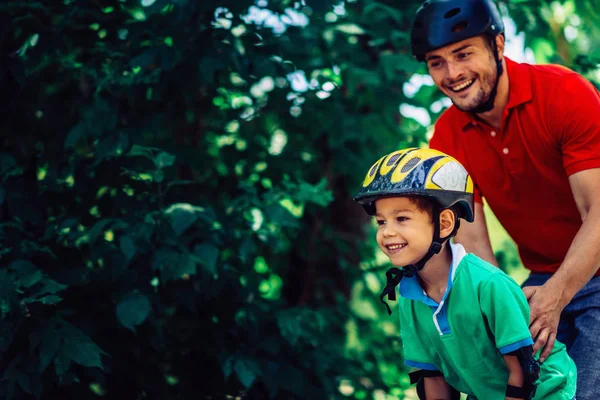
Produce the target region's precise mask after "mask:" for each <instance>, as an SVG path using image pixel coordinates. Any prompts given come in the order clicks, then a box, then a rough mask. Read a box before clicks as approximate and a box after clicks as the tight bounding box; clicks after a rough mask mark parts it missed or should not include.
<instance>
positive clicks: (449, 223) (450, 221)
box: [440, 208, 456, 239]
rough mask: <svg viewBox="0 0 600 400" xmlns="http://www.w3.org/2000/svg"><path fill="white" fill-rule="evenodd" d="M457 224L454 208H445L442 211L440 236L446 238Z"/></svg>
mask: <svg viewBox="0 0 600 400" xmlns="http://www.w3.org/2000/svg"><path fill="white" fill-rule="evenodd" d="M455 224H456V215H455V214H454V212H452V210H449V209H447V208H446V209H444V210H442V211H440V238H442V239H445V238H446V237H447V236H448V235H450V234H451V233H452V231H453V230H454V225H455Z"/></svg>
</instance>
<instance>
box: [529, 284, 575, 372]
mask: <svg viewBox="0 0 600 400" xmlns="http://www.w3.org/2000/svg"><path fill="white" fill-rule="evenodd" d="M523 292H524V293H525V297H527V300H528V301H529V308H530V310H531V313H530V317H529V331H530V332H531V337H532V338H533V339H534V340H535V343H534V344H533V353H534V354H535V353H537V351H538V350H539V349H541V348H543V349H544V350H543V351H542V353H541V354H540V362H544V360H545V359H546V358H548V356H549V355H550V352H551V351H552V348H553V347H554V341H555V340H556V333H557V332H558V323H559V321H560V313H561V312H562V310H563V308H564V307H565V305H563V301H562V293H563V291H562V290H559V289H558V288H554V287H553V286H552V285H551V282H550V281H548V282H547V283H546V284H544V285H543V286H527V287H524V288H523Z"/></svg>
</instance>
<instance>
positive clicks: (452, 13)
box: [444, 7, 460, 19]
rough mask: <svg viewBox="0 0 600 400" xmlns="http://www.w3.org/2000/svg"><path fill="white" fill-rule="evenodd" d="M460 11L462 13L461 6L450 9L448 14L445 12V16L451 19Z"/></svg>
mask: <svg viewBox="0 0 600 400" xmlns="http://www.w3.org/2000/svg"><path fill="white" fill-rule="evenodd" d="M458 13H460V8H459V7H456V8H453V9H452V10H450V11H448V12H447V13H446V14H444V18H446V19H450V18H452V17H454V16H455V15H456V14H458Z"/></svg>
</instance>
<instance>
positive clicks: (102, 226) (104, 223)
mask: <svg viewBox="0 0 600 400" xmlns="http://www.w3.org/2000/svg"><path fill="white" fill-rule="evenodd" d="M111 222H113V219H112V218H104V219H101V220H100V221H98V222H96V223H95V224H94V226H93V227H92V229H90V230H89V232H88V237H89V239H90V243H94V242H96V240H98V237H100V236H101V235H102V236H104V231H105V230H106V229H108V225H109V224H110V223H111Z"/></svg>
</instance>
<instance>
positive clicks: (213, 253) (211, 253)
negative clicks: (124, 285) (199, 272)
mask: <svg viewBox="0 0 600 400" xmlns="http://www.w3.org/2000/svg"><path fill="white" fill-rule="evenodd" d="M194 254H196V255H197V256H198V258H199V259H200V261H201V262H202V264H204V266H205V267H206V269H207V271H208V272H209V273H210V274H211V275H214V274H215V273H216V272H217V260H218V259H219V249H218V248H216V247H215V246H213V245H212V244H210V243H202V244H199V245H196V246H195V247H194Z"/></svg>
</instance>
